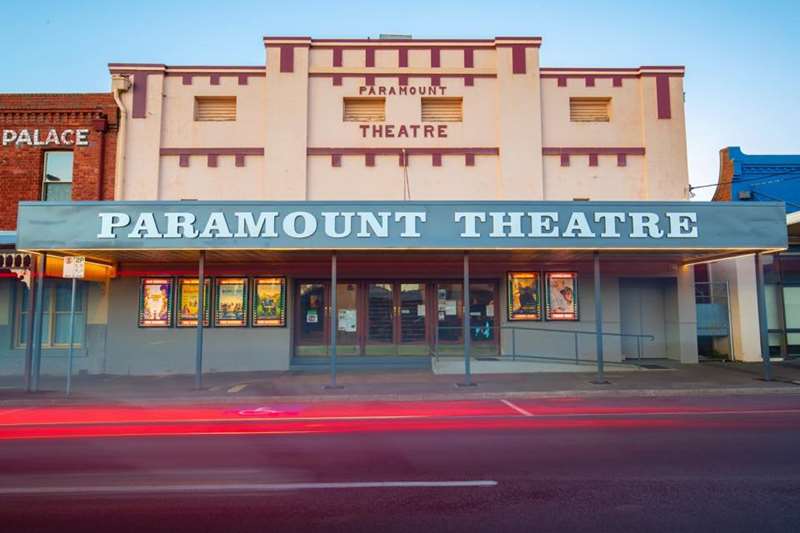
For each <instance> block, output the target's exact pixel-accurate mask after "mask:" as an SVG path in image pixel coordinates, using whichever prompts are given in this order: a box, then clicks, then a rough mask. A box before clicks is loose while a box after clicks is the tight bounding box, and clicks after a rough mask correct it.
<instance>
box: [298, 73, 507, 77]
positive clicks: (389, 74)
mask: <svg viewBox="0 0 800 533" xmlns="http://www.w3.org/2000/svg"><path fill="white" fill-rule="evenodd" d="M308 76H309V77H310V78H331V77H333V76H342V77H344V78H364V77H366V76H373V77H377V78H400V77H401V76H406V77H408V78H433V77H439V78H464V77H466V76H471V77H473V78H496V77H497V74H488V73H474V74H473V73H470V74H453V73H445V72H443V73H441V74H415V73H409V72H385V73H383V72H382V73H380V74H365V73H363V72H309V73H308Z"/></svg>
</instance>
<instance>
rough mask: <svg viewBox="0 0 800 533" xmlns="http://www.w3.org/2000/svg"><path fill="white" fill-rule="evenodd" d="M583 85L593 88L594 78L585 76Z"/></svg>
mask: <svg viewBox="0 0 800 533" xmlns="http://www.w3.org/2000/svg"><path fill="white" fill-rule="evenodd" d="M584 83H585V84H586V86H587V87H594V76H586V79H585V81H584Z"/></svg>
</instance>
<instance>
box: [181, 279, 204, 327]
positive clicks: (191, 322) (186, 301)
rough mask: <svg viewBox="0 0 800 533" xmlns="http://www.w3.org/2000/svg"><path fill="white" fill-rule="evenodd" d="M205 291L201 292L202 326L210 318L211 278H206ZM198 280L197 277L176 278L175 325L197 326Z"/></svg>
mask: <svg viewBox="0 0 800 533" xmlns="http://www.w3.org/2000/svg"><path fill="white" fill-rule="evenodd" d="M204 281H205V283H204V284H205V291H204V292H203V326H206V327H207V326H208V325H209V322H210V318H211V304H210V302H209V300H210V299H211V280H210V279H208V278H206V279H205V280H204ZM199 286H200V282H199V280H198V279H197V278H180V279H178V311H177V313H176V316H177V325H178V327H179V328H182V327H192V326H197V309H198V306H199V303H200V302H199V300H200V298H199V296H200V291H199V290H198V287H199Z"/></svg>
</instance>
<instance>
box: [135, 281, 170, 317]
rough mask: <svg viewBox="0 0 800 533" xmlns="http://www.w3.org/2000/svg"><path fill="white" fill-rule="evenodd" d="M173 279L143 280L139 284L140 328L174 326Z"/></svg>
mask: <svg viewBox="0 0 800 533" xmlns="http://www.w3.org/2000/svg"><path fill="white" fill-rule="evenodd" d="M174 285H175V281H174V280H173V279H172V278H163V277H162V278H142V279H141V280H140V283H139V318H138V324H139V327H140V328H168V327H170V326H172V311H173V294H174Z"/></svg>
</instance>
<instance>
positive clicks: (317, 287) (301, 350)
mask: <svg viewBox="0 0 800 533" xmlns="http://www.w3.org/2000/svg"><path fill="white" fill-rule="evenodd" d="M327 303H328V286H327V284H325V283H300V284H298V286H297V319H296V321H295V323H296V324H297V328H296V331H297V342H296V343H295V344H296V352H295V353H296V354H297V355H300V356H302V355H311V356H314V355H317V356H318V355H328V338H329V337H328V322H329V321H328V320H327V315H328V313H327Z"/></svg>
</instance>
